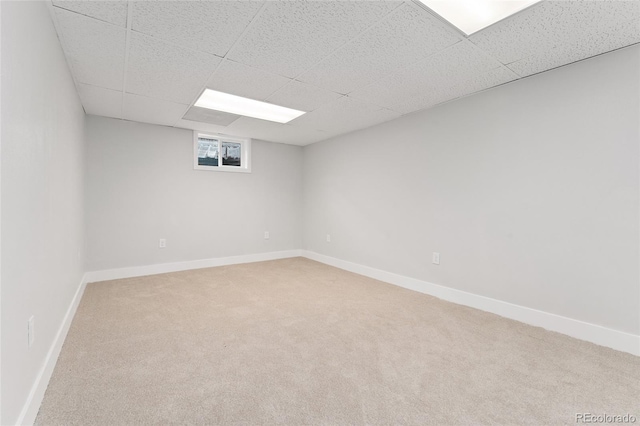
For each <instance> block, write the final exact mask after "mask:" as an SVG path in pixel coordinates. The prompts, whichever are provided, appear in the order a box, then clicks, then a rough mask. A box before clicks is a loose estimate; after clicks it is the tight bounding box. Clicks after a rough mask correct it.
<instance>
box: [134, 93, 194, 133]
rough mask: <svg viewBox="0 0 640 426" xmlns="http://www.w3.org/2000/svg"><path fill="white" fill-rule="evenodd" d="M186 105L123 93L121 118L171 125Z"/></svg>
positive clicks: (182, 112)
mask: <svg viewBox="0 0 640 426" xmlns="http://www.w3.org/2000/svg"><path fill="white" fill-rule="evenodd" d="M187 108H188V105H184V104H177V103H175V102H169V101H163V100H160V99H152V98H147V97H146V96H140V95H133V94H131V93H125V95H124V106H123V110H122V118H124V119H126V120H132V121H139V122H142V123H151V124H160V125H163V126H173V125H174V124H175V122H176V121H178V120H179V119H180V118H181V117H182V115H183V114H184V112H185V111H186V109H187Z"/></svg>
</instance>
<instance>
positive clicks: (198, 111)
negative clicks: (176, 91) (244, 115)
mask: <svg viewBox="0 0 640 426" xmlns="http://www.w3.org/2000/svg"><path fill="white" fill-rule="evenodd" d="M182 118H183V119H184V120H189V121H198V122H201V123H210V124H215V125H218V126H228V125H229V124H231V123H233V122H234V121H236V120H237V119H238V118H240V116H239V115H236V114H229V113H228V112H222V111H215V110H212V109H207V108H200V107H196V106H194V107H191V108H189V111H187V113H186V114H185V115H184V117H182Z"/></svg>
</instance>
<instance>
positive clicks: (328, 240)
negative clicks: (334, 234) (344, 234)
mask: <svg viewBox="0 0 640 426" xmlns="http://www.w3.org/2000/svg"><path fill="white" fill-rule="evenodd" d="M327 242H328V243H330V242H331V235H329V234H327Z"/></svg>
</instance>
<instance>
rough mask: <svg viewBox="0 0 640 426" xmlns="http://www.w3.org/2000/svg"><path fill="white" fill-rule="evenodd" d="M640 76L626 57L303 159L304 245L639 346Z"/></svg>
mask: <svg viewBox="0 0 640 426" xmlns="http://www.w3.org/2000/svg"><path fill="white" fill-rule="evenodd" d="M639 76H640V46H633V47H630V48H626V49H623V50H619V51H616V52H612V53H609V54H606V55H602V56H599V57H595V58H592V59H589V60H586V61H583V62H579V63H576V64H572V65H570V66H566V67H562V68H559V69H556V70H553V71H550V72H546V73H543V74H539V75H537V76H533V77H531V78H527V79H524V80H521V81H517V82H514V83H510V84H507V85H504V86H501V87H498V88H494V89H491V90H488V91H486V92H483V93H479V94H477V95H474V96H470V97H467V98H464V99H460V100H457V101H454V102H450V103H447V104H443V105H441V106H438V107H436V108H433V109H430V110H427V111H423V112H419V113H416V114H413V115H410V116H406V117H402V118H400V119H397V120H394V121H392V122H388V123H385V124H381V125H379V126H375V127H373V128H369V129H365V130H362V131H358V132H354V133H351V134H348V135H345V136H342V137H337V138H334V139H331V140H329V141H324V142H319V143H316V144H313V145H310V146H307V147H305V149H304V204H303V224H304V231H303V244H304V248H306V249H307V250H310V251H313V252H316V253H320V254H323V255H327V256H331V257H334V258H338V259H342V260H346V261H350V262H354V263H356V264H360V265H365V266H370V267H374V268H377V269H381V270H384V271H388V272H392V273H396V274H400V275H404V276H407V277H412V278H416V279H419V280H423V281H427V282H430V283H436V284H441V285H444V286H448V287H452V288H455V289H459V290H463V291H466V292H470V293H474V294H478V295H482V296H486V297H490V298H494V299H498V300H502V301H506V302H510V303H513V304H517V305H521V306H525V307H529V308H533V309H537V310H541V311H545V312H548V313H553V314H557V315H561V316H565V317H569V318H572V319H577V320H581V321H585V322H588V323H591V324H596V325H601V326H603V327H607V328H611V329H614V330H618V331H622V332H626V333H632V334H635V335H638V334H640V318H639V315H640V277H639V266H640V265H639V258H640V257H639V246H640V240H639V230H638V224H639V218H640V216H639V203H640V198H639V178H640V175H639V154H640V150H639V143H640V136H639V128H640V123H639V119H640V106H639V103H640V96H639V94H640V86H639V85H640V78H639ZM327 234H330V235H331V242H330V243H328V242H327V241H326V235H327ZM433 252H438V253H440V265H435V264H433V263H432V253H433Z"/></svg>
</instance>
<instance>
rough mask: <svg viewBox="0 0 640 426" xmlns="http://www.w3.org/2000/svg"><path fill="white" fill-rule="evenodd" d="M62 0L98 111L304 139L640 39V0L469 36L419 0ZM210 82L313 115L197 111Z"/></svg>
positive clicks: (517, 20)
mask: <svg viewBox="0 0 640 426" xmlns="http://www.w3.org/2000/svg"><path fill="white" fill-rule="evenodd" d="M52 1H53V4H54V6H53V7H51V8H50V11H51V13H52V16H53V18H54V21H55V22H56V29H57V31H58V33H59V34H58V35H59V38H60V40H61V42H62V45H63V48H64V51H65V55H66V57H67V60H68V63H69V65H70V68H71V71H72V73H73V75H74V78H75V80H76V83H77V87H78V92H79V95H80V99H81V100H82V104H83V106H84V108H85V111H87V113H89V114H95V115H104V116H108V117H116V118H126V119H129V120H135V121H143V122H148V123H158V124H164V125H173V126H175V127H182V128H192V129H199V130H204V131H207V132H213V133H222V134H229V135H236V136H249V137H253V138H258V139H265V140H269V141H274V142H283V143H292V144H298V145H304V144H308V143H312V142H316V141H319V140H322V139H326V138H328V137H331V136H335V135H339V134H342V133H345V132H349V131H352V130H356V129H360V128H364V127H367V126H371V125H374V124H378V123H381V122H384V121H388V120H390V119H393V118H395V117H398V116H399V115H401V114H407V113H411V112H414V111H417V110H420V109H424V108H429V107H431V106H433V105H437V104H439V103H442V102H445V101H449V100H453V99H456V98H459V97H463V96H466V95H469V94H471V93H475V92H478V91H481V90H485V89H488V88H490V87H494V86H497V85H500V84H503V83H506V82H509V81H513V80H516V79H518V78H519V77H520V76H529V75H531V74H535V73H538V72H543V71H546V70H549V69H552V68H555V67H558V66H562V65H565V64H568V63H571V62H574V61H578V60H581V59H585V58H588V57H591V56H594V55H597V54H600V53H604V52H608V51H611V50H615V49H618V48H621V47H624V46H628V45H631V44H635V43H639V42H640V0H627V1H625V0H611V1H609V0H597V1H594V0H545V1H543V2H540V3H539V4H536V5H534V6H533V7H531V8H529V9H527V10H525V11H523V12H521V13H519V14H517V15H515V16H512V17H510V18H507V19H505V20H503V21H501V22H498V23H497V24H495V25H492V26H490V27H488V28H486V29H484V30H481V31H479V32H477V33H475V34H473V35H472V36H471V37H470V38H469V40H467V39H462V38H461V36H460V35H459V33H458V32H457V31H455V30H453V29H452V27H450V26H449V25H448V24H446V23H444V22H443V21H441V20H440V19H439V18H438V19H436V18H434V17H433V15H432V14H430V13H429V12H428V11H426V10H425V9H423V8H422V7H421V6H417V5H416V4H415V3H413V2H412V1H406V2H404V3H403V2H401V1H393V0H390V1H387V0H379V1H331V0H325V1H269V2H264V1H215V0H211V1H175V2H174V1H170V2H159V1H150V2H147V1H141V2H125V1H116V0H114V1H92V0H85V1H66V0H52ZM129 9H131V10H132V13H131V16H128V15H127V14H128V11H129ZM127 20H129V24H131V25H132V27H131V29H127V28H126V24H127ZM229 49H230V50H229ZM225 53H226V59H223V58H221V57H220V56H224V55H225ZM125 64H127V65H126V69H125ZM125 86H126V87H125ZM205 86H207V87H210V88H212V89H214V90H219V91H222V92H226V93H232V94H235V95H239V96H245V97H248V98H252V99H258V100H266V101H267V102H271V103H274V104H277V105H282V106H285V107H290V108H295V109H299V110H303V111H308V113H307V114H305V115H303V116H301V117H299V118H298V119H296V120H293V121H292V122H290V123H288V124H286V125H282V124H276V123H271V122H267V121H263V120H257V119H252V118H247V117H240V118H238V116H236V115H231V114H225V113H220V112H215V111H209V110H201V109H199V108H191V109H189V106H190V105H192V103H193V102H194V101H195V100H196V97H197V96H198V95H199V94H200V91H201V90H202V89H203V87H205ZM110 89H113V90H110ZM123 91H124V92H126V93H127V94H126V95H123ZM129 93H131V94H129ZM341 93H348V96H342V95H341ZM134 94H135V95H134ZM123 96H125V98H124V99H123ZM151 98H153V99H151ZM187 110H188V111H189V112H188V113H187V114H186V115H184V114H185V112H186V111H187ZM123 114H124V116H123ZM183 117H184V118H183ZM185 118H188V119H185ZM191 120H202V121H207V122H201V121H191ZM213 123H216V124H213Z"/></svg>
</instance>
